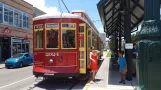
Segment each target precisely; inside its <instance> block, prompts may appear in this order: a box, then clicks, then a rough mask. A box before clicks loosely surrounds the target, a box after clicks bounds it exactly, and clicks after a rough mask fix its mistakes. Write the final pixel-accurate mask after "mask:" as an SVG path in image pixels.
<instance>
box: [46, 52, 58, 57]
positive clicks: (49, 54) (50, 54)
mask: <svg viewBox="0 0 161 90" xmlns="http://www.w3.org/2000/svg"><path fill="white" fill-rule="evenodd" d="M45 56H59V53H46V54H45Z"/></svg>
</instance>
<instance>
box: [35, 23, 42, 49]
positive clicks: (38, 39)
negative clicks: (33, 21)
mask: <svg viewBox="0 0 161 90" xmlns="http://www.w3.org/2000/svg"><path fill="white" fill-rule="evenodd" d="M43 36H44V35H43V25H42V24H39V25H35V26H34V42H35V43H34V44H35V48H36V49H41V48H43V41H44V39H43Z"/></svg>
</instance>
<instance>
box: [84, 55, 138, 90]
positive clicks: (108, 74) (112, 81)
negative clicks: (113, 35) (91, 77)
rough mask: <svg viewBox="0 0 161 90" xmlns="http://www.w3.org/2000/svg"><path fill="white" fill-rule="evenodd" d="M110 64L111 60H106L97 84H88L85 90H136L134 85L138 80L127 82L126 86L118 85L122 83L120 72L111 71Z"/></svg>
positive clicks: (98, 74) (97, 75) (98, 75)
mask: <svg viewBox="0 0 161 90" xmlns="http://www.w3.org/2000/svg"><path fill="white" fill-rule="evenodd" d="M109 64H110V58H105V60H104V61H103V63H102V65H101V67H100V69H99V71H98V73H97V74H96V82H93V81H91V82H90V83H87V84H86V86H85V87H84V89H83V90H134V87H133V86H132V85H134V86H135V85H136V79H135V78H133V80H132V81H126V84H125V85H124V84H120V83H118V82H119V81H120V76H119V72H118V71H113V70H109V66H110V65H109ZM131 84H132V85H131Z"/></svg>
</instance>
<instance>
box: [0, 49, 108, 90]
mask: <svg viewBox="0 0 161 90" xmlns="http://www.w3.org/2000/svg"><path fill="white" fill-rule="evenodd" d="M103 54H104V57H105V56H106V52H104V53H103ZM104 57H103V58H104ZM35 79H36V78H35V77H34V76H33V75H32V66H27V67H23V68H15V69H5V68H2V69H0V90H26V88H28V87H30V86H32V85H33V83H35ZM74 83H75V82H71V81H69V82H68V83H64V82H63V81H55V80H54V82H53V81H52V82H46V81H45V82H42V83H41V84H38V85H36V87H35V88H33V89H32V90H46V89H49V90H55V89H57V90H59V89H65V90H66V89H67V88H69V87H70V86H71V85H72V84H74ZM85 83H86V81H83V82H79V83H78V84H77V85H76V86H75V87H74V89H79V90H81V89H82V88H83V87H84V85H85Z"/></svg>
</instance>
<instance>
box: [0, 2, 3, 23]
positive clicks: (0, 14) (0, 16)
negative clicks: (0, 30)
mask: <svg viewBox="0 0 161 90" xmlns="http://www.w3.org/2000/svg"><path fill="white" fill-rule="evenodd" d="M0 23H3V4H2V3H0Z"/></svg>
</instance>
